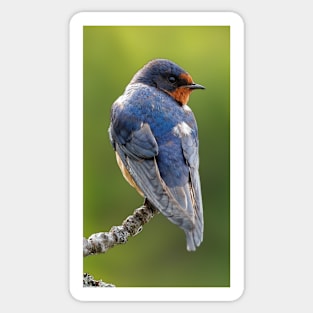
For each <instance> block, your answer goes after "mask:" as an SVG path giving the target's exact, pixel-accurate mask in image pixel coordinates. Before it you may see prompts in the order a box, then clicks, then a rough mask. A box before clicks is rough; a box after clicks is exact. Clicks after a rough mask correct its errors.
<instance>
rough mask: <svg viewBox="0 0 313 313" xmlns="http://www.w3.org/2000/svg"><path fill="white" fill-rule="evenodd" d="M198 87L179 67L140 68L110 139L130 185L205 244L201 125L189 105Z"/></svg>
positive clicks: (116, 109) (190, 241)
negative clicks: (199, 131) (201, 172)
mask: <svg viewBox="0 0 313 313" xmlns="http://www.w3.org/2000/svg"><path fill="white" fill-rule="evenodd" d="M194 89H204V87H203V86H201V85H198V84H195V83H194V82H193V80H192V78H191V76H190V75H189V74H188V73H187V72H186V71H185V70H183V69H182V68H181V67H179V66H178V65H177V64H175V63H173V62H171V61H169V60H165V59H156V60H152V61H151V62H149V63H147V64H146V65H145V66H144V67H143V68H142V69H141V70H139V71H138V72H137V73H136V74H135V75H134V77H133V79H132V80H131V82H130V83H129V85H128V86H127V87H126V89H125V92H124V93H123V95H122V96H120V97H119V98H118V99H117V100H116V101H115V102H114V103H113V105H112V110H111V124H110V127H109V135H110V141H111V143H112V145H113V148H114V150H115V151H116V156H117V161H118V164H119V166H120V168H121V170H122V173H123V175H124V177H125V178H126V179H127V181H128V182H129V183H130V184H131V185H132V186H133V187H135V188H136V190H137V191H138V192H139V193H140V194H141V195H142V196H143V197H145V198H146V201H149V203H150V204H151V205H153V206H154V207H155V208H157V209H158V210H159V211H160V212H161V213H162V214H163V215H165V216H166V217H167V218H168V219H169V220H170V221H171V222H172V223H174V224H176V225H178V226H179V227H181V228H182V229H183V230H184V231H185V233H186V239H187V250H188V251H194V250H196V247H198V246H199V245H200V244H201V242H202V240H203V208H202V196H201V186H200V178H199V140H198V129H197V123H196V120H195V117H194V114H193V113H192V111H191V109H190V108H189V107H188V105H187V103H188V100H189V96H190V94H191V92H192V91H193V90H194Z"/></svg>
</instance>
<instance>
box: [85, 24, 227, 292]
mask: <svg viewBox="0 0 313 313" xmlns="http://www.w3.org/2000/svg"><path fill="white" fill-rule="evenodd" d="M83 42H84V45H83V49H84V60H83V62H84V64H83V66H84V133H83V140H84V171H83V173H84V225H83V226H84V236H85V237H89V236H90V235H91V234H92V233H95V232H99V231H108V230H109V229H110V228H111V226H113V225H120V224H121V223H122V221H123V220H124V219H125V218H126V217H127V216H128V215H130V214H131V213H132V212H133V210H134V209H136V208H137V207H139V206H141V204H142V202H143V199H142V198H141V197H140V196H139V195H138V194H137V193H136V191H135V190H134V189H133V188H132V187H130V186H129V185H128V183H127V182H126V181H125V180H124V178H123V177H122V174H121V173H120V170H119V168H118V166H117V164H116V160H115V153H114V152H113V150H112V147H111V145H110V142H109V138H108V131H107V130H108V127H109V123H110V109H111V105H112V103H113V102H114V101H115V100H116V98H117V97H118V96H120V95H121V94H122V93H123V91H124V88H125V86H126V85H127V84H128V83H129V81H130V80H131V78H132V76H133V75H134V74H135V73H136V72H137V70H138V69H139V68H141V67H142V66H143V65H144V64H145V63H147V62H148V61H149V60H151V59H154V58H166V59H170V60H172V61H174V62H175V63H177V64H178V65H180V66H181V67H182V68H184V69H185V70H186V71H188V72H189V73H190V74H191V76H192V77H193V79H194V81H195V82H196V83H199V84H202V85H204V86H205V87H206V90H197V91H195V92H193V94H192V95H191V97H190V101H189V106H190V107H191V108H192V110H193V112H194V114H195V116H196V119H197V123H198V128H199V140H200V177H201V184H202V193H203V205H204V218H205V223H204V226H205V227H204V228H205V230H204V241H203V243H202V245H201V246H200V247H199V248H198V249H197V251H196V252H187V251H186V240H185V234H184V232H183V231H182V230H181V229H180V228H178V227H177V226H175V225H174V224H172V223H170V222H169V221H168V220H167V219H166V218H165V217H164V216H163V215H161V214H159V215H157V216H156V217H154V219H153V220H152V221H150V222H149V223H148V224H146V225H145V226H144V228H143V231H142V232H141V233H140V234H139V235H138V236H137V237H134V238H130V239H129V241H128V243H127V244H125V245H120V246H116V247H114V248H113V249H111V250H109V251H108V253H107V254H104V255H98V256H90V257H87V258H85V259H84V271H86V272H89V273H90V274H92V275H93V276H94V277H95V278H96V279H103V280H104V281H107V282H110V283H113V284H115V285H116V286H119V287H136V286H138V287H149V286H151V287H180V286H181V287H183V286H187V287H192V286H195V287H196V286H199V287H226V286H229V284H230V250H229V249H230V237H229V236H230V232H229V227H230V210H229V205H230V204H229V170H230V166H229V161H230V151H229V148H230V142H229V141H230V133H229V131H230V85H229V84H230V29H229V27H227V26H225V27H224V26H216V27H215V26H214V27H209V26H204V27H198V26H188V27H185V26H177V27H173V26H171V27H167V26H158V27H152V26H147V27H142V26H140V27H134V26H127V27H126V26H125V27H116V26H112V27H111V26H85V27H84V41H83Z"/></svg>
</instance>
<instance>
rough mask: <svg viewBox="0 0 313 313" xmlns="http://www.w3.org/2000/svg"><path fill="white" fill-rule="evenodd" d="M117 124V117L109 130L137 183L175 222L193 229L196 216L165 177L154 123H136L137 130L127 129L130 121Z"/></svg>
mask: <svg viewBox="0 0 313 313" xmlns="http://www.w3.org/2000/svg"><path fill="white" fill-rule="evenodd" d="M116 123H117V122H116V121H114V120H113V121H112V123H111V126H110V129H109V132H110V137H111V142H112V144H113V147H114V148H115V150H116V152H117V154H118V155H119V157H120V159H121V161H122V162H123V165H124V166H125V167H126V169H127V171H128V172H129V174H130V175H131V177H132V179H133V180H134V182H135V183H136V185H137V186H138V187H139V189H140V190H141V191H142V192H143V194H144V195H145V196H146V197H147V199H148V200H149V201H150V202H151V204H152V205H153V206H155V207H156V208H157V209H158V210H159V211H160V212H161V213H162V214H163V215H164V216H166V217H167V218H168V219H169V220H170V221H171V222H172V223H174V224H176V225H178V226H180V227H181V228H183V229H184V230H188V231H191V230H192V229H193V227H194V224H193V218H192V216H191V215H189V214H188V212H187V211H186V210H185V209H184V208H182V207H181V206H180V204H179V202H178V201H177V200H176V199H175V197H174V196H173V195H172V193H171V192H170V191H169V188H168V187H167V186H166V184H165V182H164V181H163V179H162V178H161V175H160V172H159V169H158V165H157V162H156V158H155V157H156V156H157V155H158V144H157V142H156V139H155V137H154V135H153V134H152V131H151V129H150V126H149V125H148V124H146V123H141V124H140V127H139V128H137V129H134V128H133V126H132V128H133V129H132V130H131V129H128V130H129V131H127V124H125V125H123V127H121V125H119V127H118V128H116V127H115V126H116V125H114V124H116ZM132 125H134V121H133V123H132ZM119 129H122V131H119Z"/></svg>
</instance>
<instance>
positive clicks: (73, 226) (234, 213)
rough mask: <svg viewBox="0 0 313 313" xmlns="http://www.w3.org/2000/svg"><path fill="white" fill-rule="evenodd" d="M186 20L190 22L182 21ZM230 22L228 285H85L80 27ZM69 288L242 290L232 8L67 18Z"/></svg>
mask: <svg viewBox="0 0 313 313" xmlns="http://www.w3.org/2000/svg"><path fill="white" fill-rule="evenodd" d="M186 21H188V24H186ZM85 25H90V26H91V25H94V26H101V25H102V26H114V25H116V26H126V25H128V26H135V25H136V26H158V25H163V26H164V25H167V26H222V25H224V26H225V25H229V26H230V29H231V31H230V38H231V50H230V51H231V62H230V64H231V71H230V76H231V77H230V86H231V111H230V116H231V124H230V126H231V128H230V129H231V134H230V136H231V141H230V142H231V146H230V151H231V164H230V171H231V172H230V205H231V211H230V213H231V214H230V225H231V228H230V238H231V248H230V261H231V263H230V287H225V288H220V287H219V288H215V287H200V288H194V287H192V288H189V287H187V288H185V287H184V288H176V287H175V288H172V287H171V288H137V287H136V288H121V287H119V288H105V289H103V288H83V286H82V273H83V257H82V241H81V238H82V225H83V187H82V186H83V182H82V181H83V141H82V139H83V26H85ZM69 61H70V62H69V64H70V68H69V70H70V84H69V86H70V166H69V169H70V188H69V190H70V221H69V226H70V232H69V234H70V255H69V260H70V262H69V273H70V286H69V287H70V292H71V294H72V296H73V297H74V298H75V299H77V300H81V301H233V300H236V299H238V298H239V297H240V296H241V295H242V294H243V291H244V23H243V20H242V18H241V17H240V16H239V15H238V14H236V13H232V12H81V13H77V14H75V15H74V16H73V17H72V19H71V21H70V60H69Z"/></svg>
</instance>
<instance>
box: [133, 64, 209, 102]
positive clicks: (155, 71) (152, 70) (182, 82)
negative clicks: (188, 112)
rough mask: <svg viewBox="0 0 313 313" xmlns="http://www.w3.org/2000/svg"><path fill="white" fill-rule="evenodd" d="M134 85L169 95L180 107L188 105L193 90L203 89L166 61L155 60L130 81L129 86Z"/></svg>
mask: <svg viewBox="0 0 313 313" xmlns="http://www.w3.org/2000/svg"><path fill="white" fill-rule="evenodd" d="M134 83H143V84H146V85H148V86H153V87H156V88H158V89H160V90H162V91H163V92H165V93H167V94H169V95H170V96H171V97H173V98H174V99H175V100H176V101H177V102H179V103H180V104H181V105H185V104H187V103H188V100H189V96H190V94H191V92H192V91H193V90H195V89H205V88H204V87H203V86H201V85H199V84H195V83H194V82H193V79H192V77H191V76H190V75H189V74H188V73H187V72H186V71H185V70H183V69H182V68H181V67H179V66H178V65H177V64H175V63H174V62H172V61H169V60H166V59H155V60H152V61H150V62H149V63H147V64H146V65H145V66H144V67H143V68H142V69H140V70H139V71H138V72H137V73H136V74H135V76H134V77H133V79H132V80H131V84H134Z"/></svg>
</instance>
